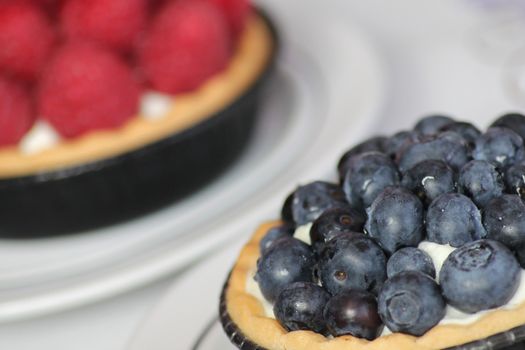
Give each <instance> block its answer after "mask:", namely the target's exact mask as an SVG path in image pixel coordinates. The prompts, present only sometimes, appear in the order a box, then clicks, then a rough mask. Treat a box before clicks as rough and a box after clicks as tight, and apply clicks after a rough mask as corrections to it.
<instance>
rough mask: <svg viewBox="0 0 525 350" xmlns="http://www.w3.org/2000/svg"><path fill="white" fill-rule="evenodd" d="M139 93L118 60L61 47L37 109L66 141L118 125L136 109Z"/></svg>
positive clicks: (97, 51) (81, 47)
mask: <svg viewBox="0 0 525 350" xmlns="http://www.w3.org/2000/svg"><path fill="white" fill-rule="evenodd" d="M139 92H140V88H139V86H138V83H137V82H136V81H135V80H134V77H133V74H132V71H131V69H130V68H129V67H127V66H126V65H125V64H124V63H123V62H122V61H121V60H120V59H119V57H118V56H117V55H115V54H113V53H112V52H109V51H106V50H105V49H102V48H100V47H97V46H95V45H92V44H86V43H70V44H66V45H65V46H64V47H62V48H60V49H59V50H58V52H57V54H56V55H55V56H54V57H53V59H52V60H51V62H50V64H49V66H48V67H46V69H45V70H44V72H43V74H42V80H41V83H40V86H39V92H38V109H39V113H40V115H41V116H43V118H44V119H46V120H48V121H49V122H50V123H51V124H52V125H53V126H54V127H55V128H56V129H57V130H58V132H59V133H60V134H61V135H63V136H65V137H75V136H78V135H81V134H83V133H86V132H88V131H90V130H95V129H111V128H116V127H119V126H121V125H122V124H123V123H124V122H125V121H126V120H128V119H129V118H131V117H132V116H133V115H134V114H135V113H136V112H137V109H138V100H139Z"/></svg>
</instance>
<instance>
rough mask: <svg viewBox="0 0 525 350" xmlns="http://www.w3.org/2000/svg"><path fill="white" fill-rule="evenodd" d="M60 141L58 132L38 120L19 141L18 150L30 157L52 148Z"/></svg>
mask: <svg viewBox="0 0 525 350" xmlns="http://www.w3.org/2000/svg"><path fill="white" fill-rule="evenodd" d="M60 139H61V138H60V135H59V134H58V132H57V131H56V130H55V129H54V128H53V127H52V126H51V125H50V124H49V123H47V122H46V121H44V120H42V119H40V120H37V121H36V122H35V124H34V125H33V127H32V128H31V130H29V132H28V133H27V134H25V135H24V137H23V138H22V140H20V142H19V143H18V148H19V150H20V152H21V153H22V154H25V155H31V154H35V153H39V152H42V151H45V150H47V149H50V148H53V147H54V146H55V145H57V144H58V143H59V142H60Z"/></svg>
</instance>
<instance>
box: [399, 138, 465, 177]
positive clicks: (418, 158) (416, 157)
mask: <svg viewBox="0 0 525 350" xmlns="http://www.w3.org/2000/svg"><path fill="white" fill-rule="evenodd" d="M428 159H435V160H442V161H444V162H445V163H447V164H448V165H449V166H450V167H451V168H452V169H454V170H455V171H457V170H459V169H461V167H462V166H463V165H465V163H467V162H468V161H469V160H470V150H469V147H468V145H467V142H466V141H465V139H463V138H462V137H461V136H460V135H459V134H457V133H455V132H451V131H447V132H442V133H439V134H436V135H433V136H426V137H424V138H422V139H421V140H420V141H419V142H415V143H413V144H411V145H408V146H406V147H404V149H403V151H402V152H401V153H400V154H399V157H398V159H397V161H398V167H399V170H400V171H401V172H405V171H407V170H408V169H410V168H412V167H413V166H415V165H416V164H417V163H419V162H422V161H424V160H428Z"/></svg>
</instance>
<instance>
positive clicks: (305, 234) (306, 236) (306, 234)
mask: <svg viewBox="0 0 525 350" xmlns="http://www.w3.org/2000/svg"><path fill="white" fill-rule="evenodd" d="M311 228H312V223H309V224H305V225H301V226H299V227H297V228H296V229H295V232H294V233H293V237H294V238H295V239H298V240H300V241H302V242H304V243H306V244H308V245H312V240H311V239H310V229H311Z"/></svg>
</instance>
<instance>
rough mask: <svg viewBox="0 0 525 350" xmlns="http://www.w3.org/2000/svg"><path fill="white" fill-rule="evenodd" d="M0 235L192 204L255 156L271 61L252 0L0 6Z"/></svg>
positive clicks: (68, 0)
mask: <svg viewBox="0 0 525 350" xmlns="http://www.w3.org/2000/svg"><path fill="white" fill-rule="evenodd" d="M0 48H1V49H0V211H1V212H2V225H1V227H0V235H2V236H14V237H23V236H37V235H46V234H57V233H65V232H72V231H79V230H84V229H89V228H94V227H98V226H101V225H106V224H111V223H115V222H118V221H121V220H125V219H128V218H133V217H135V216H137V215H139V214H142V213H145V212H148V211H150V210H152V209H154V208H157V207H159V206H161V205H163V204H166V203H169V202H171V201H173V200H175V199H178V198H181V197H182V196H184V195H186V194H188V193H191V192H192V191H194V190H195V189H197V188H199V187H200V186H201V185H203V184H204V183H206V182H207V181H209V180H210V179H211V178H213V177H214V176H216V175H217V174H219V173H220V171H221V170H223V169H224V168H225V167H226V166H227V165H229V164H231V162H232V161H233V160H234V159H235V158H236V157H237V156H238V155H239V154H240V153H241V151H242V149H243V147H244V146H245V145H246V144H247V142H248V140H249V138H250V133H251V130H252V128H253V125H254V122H255V115H256V112H257V108H258V101H259V91H260V87H261V84H262V83H263V82H264V81H265V79H266V77H267V76H268V72H269V70H270V69H271V67H272V63H273V61H274V58H275V51H276V33H275V30H274V27H273V25H272V24H271V22H270V21H269V19H268V17H267V16H265V15H264V14H263V13H262V12H260V11H258V10H256V9H254V8H252V5H251V4H250V2H249V0H112V1H105V0H49V1H37V0H23V1H14V0H6V1H2V2H1V3H0Z"/></svg>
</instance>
